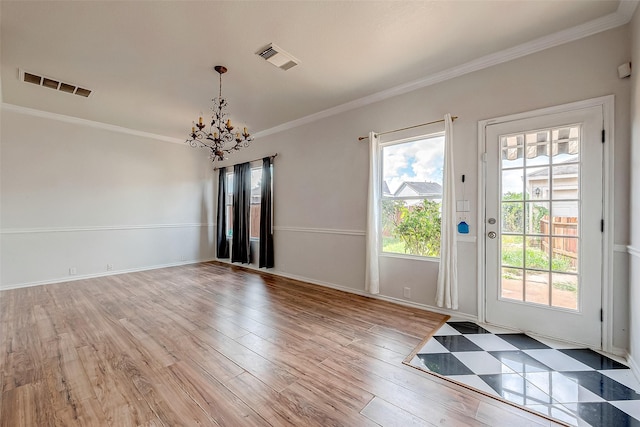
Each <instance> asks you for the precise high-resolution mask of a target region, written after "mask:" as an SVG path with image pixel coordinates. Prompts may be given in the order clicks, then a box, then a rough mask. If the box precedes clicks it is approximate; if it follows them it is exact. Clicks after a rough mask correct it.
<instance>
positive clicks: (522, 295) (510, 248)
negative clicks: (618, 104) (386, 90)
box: [484, 105, 603, 348]
mask: <svg viewBox="0 0 640 427" xmlns="http://www.w3.org/2000/svg"><path fill="white" fill-rule="evenodd" d="M602 108H603V107H602V106H601V105H598V106H593V107H589V108H581V109H577V110H568V111H565V112H560V113H554V114H545V115H541V116H534V115H531V116H530V117H528V118H522V119H517V120H507V121H505V122H504V123H496V124H491V125H488V126H486V128H485V129H486V135H485V138H486V152H487V163H486V169H485V170H486V190H485V191H486V194H485V204H486V213H485V215H486V217H485V227H486V231H487V233H486V234H485V236H484V244H485V254H486V270H485V271H486V278H485V285H486V287H485V290H486V295H485V317H486V321H487V322H489V323H494V324H496V325H503V326H508V327H512V328H515V329H519V330H523V331H529V332H533V333H537V334H539V335H543V336H548V337H553V338H559V339H562V340H565V341H569V342H575V343H580V344H584V345H588V346H591V347H593V348H600V347H601V337H602V333H601V323H600V309H601V302H602V296H601V292H602V233H601V225H600V223H601V219H602V212H603V209H602V194H603V193H602V188H603V181H602V176H603V175H602V172H603V171H602V160H603V148H602V143H601V141H600V138H601V129H602V117H603V115H602Z"/></svg>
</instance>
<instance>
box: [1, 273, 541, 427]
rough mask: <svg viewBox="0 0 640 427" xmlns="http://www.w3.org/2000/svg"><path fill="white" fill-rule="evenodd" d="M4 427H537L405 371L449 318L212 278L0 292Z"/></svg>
mask: <svg viewBox="0 0 640 427" xmlns="http://www.w3.org/2000/svg"><path fill="white" fill-rule="evenodd" d="M0 321H1V323H0V346H1V347H0V350H1V353H0V385H1V391H2V402H1V405H0V425H1V426H11V427H17V426H37V427H40V426H76V425H82V426H118V427H120V426H197V425H202V426H270V425H271V426H377V425H382V426H413V425H418V426H425V425H438V426H442V425H447V426H479V425H491V426H498V425H505V426H506V425H518V426H527V425H531V426H539V425H546V426H548V425H550V424H551V423H550V422H549V421H548V420H546V419H544V418H540V417H537V416H535V415H533V414H531V413H528V412H525V411H521V410H519V409H517V408H514V407H512V406H510V405H506V404H503V403H500V402H498V401H496V400H494V399H491V398H489V397H486V396H483V395H480V394H477V393H474V392H472V391H469V390H467V389H465V388H463V387H459V386H457V385H455V384H452V383H449V382H447V381H445V380H442V379H439V378H436V377H433V376H431V375H428V374H426V373H423V372H421V371H418V370H416V369H413V368H411V367H408V366H406V365H403V364H402V360H403V359H404V358H405V357H406V356H407V355H409V354H410V353H411V352H412V351H413V350H414V348H415V347H416V346H417V345H418V344H419V343H420V342H421V341H422V339H423V338H424V337H425V336H426V335H428V334H429V333H431V331H433V330H434V328H437V327H438V326H439V325H440V323H441V322H442V321H444V316H441V315H439V314H435V313H429V312H425V311H422V310H417V309H412V308H407V307H402V306H398V305H395V304H391V303H387V302H384V301H380V300H375V299H371V298H365V297H361V296H357V295H352V294H348V293H344V292H340V291H336V290H332V289H327V288H323V287H319V286H315V285H309V284H305V283H301V282H297V281H293V280H288V279H283V278H279V277H275V276H272V275H269V274H259V273H255V272H252V271H248V270H245V269H241V268H237V267H231V266H228V265H224V264H218V263H204V264H193V265H188V266H182V267H174V268H167V269H160V270H152V271H147V272H140V273H132V274H121V275H114V276H109V277H103V278H97V279H90V280H82V281H76V282H70V283H62V284H52V285H46V286H37V287H30V288H23V289H15V290H7V291H2V292H0Z"/></svg>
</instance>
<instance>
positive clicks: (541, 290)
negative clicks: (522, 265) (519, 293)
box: [524, 270, 549, 305]
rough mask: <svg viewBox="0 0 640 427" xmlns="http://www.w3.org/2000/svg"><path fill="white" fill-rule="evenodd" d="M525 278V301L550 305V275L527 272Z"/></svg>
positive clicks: (544, 272) (540, 272)
mask: <svg viewBox="0 0 640 427" xmlns="http://www.w3.org/2000/svg"><path fill="white" fill-rule="evenodd" d="M525 278H526V282H525V286H524V288H525V298H524V300H525V301H526V302H532V303H535V304H544V305H549V273H548V272H546V271H532V270H526V272H525Z"/></svg>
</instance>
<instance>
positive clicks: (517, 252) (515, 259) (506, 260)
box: [502, 234, 524, 267]
mask: <svg viewBox="0 0 640 427" xmlns="http://www.w3.org/2000/svg"><path fill="white" fill-rule="evenodd" d="M523 243H524V237H522V236H506V235H504V234H503V235H502V265H503V266H505V267H524V244H523Z"/></svg>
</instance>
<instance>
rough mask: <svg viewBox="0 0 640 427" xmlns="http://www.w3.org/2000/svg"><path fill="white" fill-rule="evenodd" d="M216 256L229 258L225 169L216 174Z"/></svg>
mask: <svg viewBox="0 0 640 427" xmlns="http://www.w3.org/2000/svg"><path fill="white" fill-rule="evenodd" d="M216 228H217V229H216V256H217V257H218V258H229V241H228V240H227V168H220V171H219V173H218V218H217V221H216Z"/></svg>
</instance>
